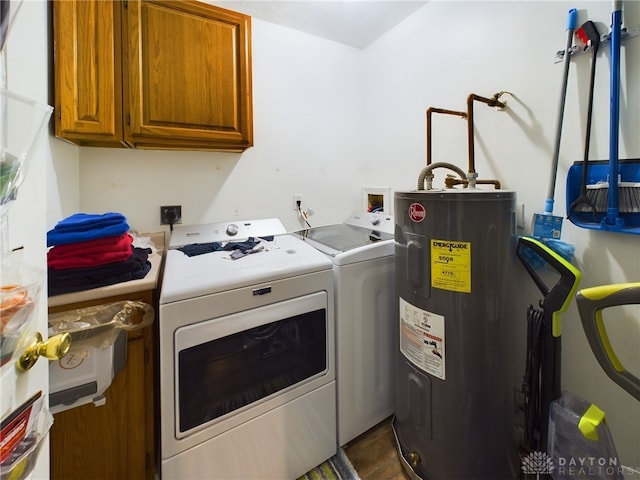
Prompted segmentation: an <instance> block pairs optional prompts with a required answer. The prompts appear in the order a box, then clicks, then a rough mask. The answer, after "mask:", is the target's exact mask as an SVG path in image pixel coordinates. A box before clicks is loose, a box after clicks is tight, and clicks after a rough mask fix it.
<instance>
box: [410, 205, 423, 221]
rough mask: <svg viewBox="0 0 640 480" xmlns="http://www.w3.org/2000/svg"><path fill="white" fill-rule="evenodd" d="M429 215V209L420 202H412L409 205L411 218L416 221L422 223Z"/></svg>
mask: <svg viewBox="0 0 640 480" xmlns="http://www.w3.org/2000/svg"><path fill="white" fill-rule="evenodd" d="M426 216H427V211H426V210H425V209H424V207H423V206H422V205H421V204H419V203H412V204H411V205H410V206H409V218H410V219H411V220H413V221H414V222H416V223H420V222H421V221H423V220H424V219H425V217H426Z"/></svg>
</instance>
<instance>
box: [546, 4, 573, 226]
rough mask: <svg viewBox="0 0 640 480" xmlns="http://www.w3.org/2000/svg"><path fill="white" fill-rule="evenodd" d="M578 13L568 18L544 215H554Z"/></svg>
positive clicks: (571, 12) (571, 11)
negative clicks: (565, 105)
mask: <svg viewBox="0 0 640 480" xmlns="http://www.w3.org/2000/svg"><path fill="white" fill-rule="evenodd" d="M577 18H578V11H577V10H576V9H575V8H572V9H571V10H569V15H568V18H567V43H566V47H565V49H564V63H563V66H564V73H563V75H562V93H561V94H560V108H559V109H558V119H557V123H556V143H555V146H554V149H553V165H552V166H551V179H550V181H549V191H548V192H547V201H546V202H545V205H544V213H545V214H546V215H551V214H552V213H553V203H554V200H553V198H554V196H555V191H556V176H557V173H558V159H559V158H560V138H561V137H562V119H563V117H564V101H565V99H566V97H567V81H568V79H569V64H570V63H571V45H572V44H573V32H574V30H575V28H576V20H577Z"/></svg>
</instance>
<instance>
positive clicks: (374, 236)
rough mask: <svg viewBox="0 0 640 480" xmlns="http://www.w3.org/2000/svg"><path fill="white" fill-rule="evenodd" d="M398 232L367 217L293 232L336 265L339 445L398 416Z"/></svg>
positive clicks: (384, 218) (384, 219)
mask: <svg viewBox="0 0 640 480" xmlns="http://www.w3.org/2000/svg"><path fill="white" fill-rule="evenodd" d="M393 232H394V220H393V217H392V216H390V215H387V214H383V213H368V212H365V213H360V212H358V213H354V214H352V215H350V216H349V217H348V218H347V219H346V220H345V221H344V222H343V223H341V224H334V225H324V226H320V227H312V228H307V229H305V230H300V231H297V232H294V235H296V236H299V237H300V238H302V239H303V240H304V241H306V242H307V243H309V244H310V245H312V246H314V247H315V248H317V249H318V250H319V251H321V252H322V253H324V254H325V255H327V256H328V257H329V258H330V259H331V260H332V262H333V279H334V286H335V288H334V296H335V305H336V308H335V315H336V352H337V358H336V364H337V370H336V381H337V405H338V443H339V445H345V444H346V443H347V442H349V441H351V440H352V439H354V438H355V437H357V436H358V435H360V434H361V433H363V432H365V431H367V430H368V429H369V428H371V427H373V426H374V425H376V424H377V423H379V422H380V421H382V420H384V419H385V418H387V417H389V416H390V415H392V414H393V412H394V365H395V364H394V362H395V351H396V349H397V345H396V344H397V332H396V325H397V323H398V322H397V316H398V308H397V303H398V302H397V298H396V296H395V294H394V288H395V287H394V239H393Z"/></svg>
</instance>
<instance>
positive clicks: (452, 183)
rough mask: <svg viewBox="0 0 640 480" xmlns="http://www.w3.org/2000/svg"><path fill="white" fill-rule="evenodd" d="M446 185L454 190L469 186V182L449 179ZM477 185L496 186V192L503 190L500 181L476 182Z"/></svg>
mask: <svg viewBox="0 0 640 480" xmlns="http://www.w3.org/2000/svg"><path fill="white" fill-rule="evenodd" d="M444 184H445V186H446V187H447V188H453V187H454V186H455V185H469V180H463V179H459V178H455V177H447V178H445V179H444ZM476 184H481V185H494V186H495V189H496V190H500V188H501V184H500V180H493V179H492V180H476Z"/></svg>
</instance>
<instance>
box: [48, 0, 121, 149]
mask: <svg viewBox="0 0 640 480" xmlns="http://www.w3.org/2000/svg"><path fill="white" fill-rule="evenodd" d="M120 24H121V22H120V5H118V2H113V3H112V2H101V1H91V2H87V1H83V0H69V1H56V2H55V3H54V70H55V97H56V101H55V131H56V136H57V137H60V138H64V139H67V140H69V141H71V142H73V143H77V144H79V145H96V146H110V145H111V146H113V145H115V146H124V145H123V141H124V131H123V128H122V125H123V124H122V62H121V54H120V34H121V32H120Z"/></svg>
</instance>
